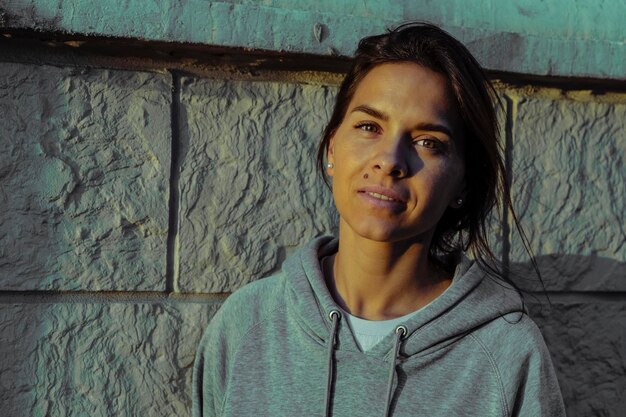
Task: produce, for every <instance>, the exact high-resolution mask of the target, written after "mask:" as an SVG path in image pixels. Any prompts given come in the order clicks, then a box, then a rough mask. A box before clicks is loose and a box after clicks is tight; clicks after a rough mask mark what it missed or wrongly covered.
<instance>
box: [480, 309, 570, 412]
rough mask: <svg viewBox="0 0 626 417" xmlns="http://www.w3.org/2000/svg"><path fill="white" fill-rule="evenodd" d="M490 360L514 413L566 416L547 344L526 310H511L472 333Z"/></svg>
mask: <svg viewBox="0 0 626 417" xmlns="http://www.w3.org/2000/svg"><path fill="white" fill-rule="evenodd" d="M472 338H473V339H474V340H475V341H476V342H478V344H479V345H480V348H481V350H482V351H483V352H484V353H485V355H486V356H487V357H488V360H489V362H490V363H491V367H492V369H493V371H494V373H495V374H496V375H497V378H498V379H499V380H500V386H501V388H502V391H503V395H504V398H505V403H506V404H507V408H508V409H509V410H510V411H512V415H537V416H563V415H564V411H563V410H564V407H563V400H562V398H561V394H560V389H559V384H558V380H557V377H556V373H555V371H554V367H553V365H552V359H551V356H550V352H549V351H548V347H547V346H546V343H545V341H544V339H543V336H542V335H541V331H540V330H539V328H538V327H537V325H536V324H535V322H534V321H533V320H532V319H531V318H530V317H529V316H528V315H527V314H525V313H521V312H518V313H509V314H507V315H504V316H502V317H499V318H497V319H495V320H493V321H492V322H490V323H488V324H486V325H484V326H482V327H481V328H480V329H478V330H477V331H475V332H473V333H472Z"/></svg>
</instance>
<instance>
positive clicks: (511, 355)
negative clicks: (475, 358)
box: [473, 312, 549, 365]
mask: <svg viewBox="0 0 626 417" xmlns="http://www.w3.org/2000/svg"><path fill="white" fill-rule="evenodd" d="M473 336H474V338H475V339H476V340H477V341H478V342H479V343H480V344H481V345H483V346H484V349H485V350H487V351H488V352H489V353H490V354H491V355H492V356H493V358H494V360H496V361H497V362H499V363H508V364H509V365H510V364H511V363H512V362H520V361H528V360H530V359H533V360H542V359H543V358H546V359H547V360H549V353H548V348H547V346H546V343H545V341H544V339H543V336H542V334H541V331H540V330H539V327H537V325H536V324H535V322H534V321H533V320H532V319H531V318H530V317H529V316H528V315H527V314H526V313H523V312H512V313H508V314H505V315H503V316H502V317H499V318H497V319H495V320H492V321H491V322H489V323H487V324H485V325H484V326H482V327H481V328H479V329H478V330H476V331H475V332H474V333H473Z"/></svg>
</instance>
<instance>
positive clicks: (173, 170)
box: [165, 71, 180, 293]
mask: <svg viewBox="0 0 626 417" xmlns="http://www.w3.org/2000/svg"><path fill="white" fill-rule="evenodd" d="M170 74H171V76H172V96H171V98H172V103H171V113H170V117H171V120H170V125H171V136H172V137H171V165H170V182H169V191H170V195H169V197H170V198H169V205H168V231H167V253H166V268H165V271H166V272H165V291H166V292H168V293H172V292H175V291H178V272H179V269H178V266H179V264H178V245H179V240H178V226H179V210H180V189H179V181H180V76H179V75H178V73H176V72H175V71H170Z"/></svg>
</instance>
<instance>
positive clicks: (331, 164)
mask: <svg viewBox="0 0 626 417" xmlns="http://www.w3.org/2000/svg"><path fill="white" fill-rule="evenodd" d="M334 166H335V165H333V163H332V162H329V163H327V164H326V168H328V169H331V168H332V167H334Z"/></svg>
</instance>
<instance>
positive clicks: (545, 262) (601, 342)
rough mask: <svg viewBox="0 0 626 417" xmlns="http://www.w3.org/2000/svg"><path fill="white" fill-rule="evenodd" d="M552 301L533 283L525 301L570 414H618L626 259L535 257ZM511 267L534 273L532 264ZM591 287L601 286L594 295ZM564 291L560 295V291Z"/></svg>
mask: <svg viewBox="0 0 626 417" xmlns="http://www.w3.org/2000/svg"><path fill="white" fill-rule="evenodd" d="M537 263H538V264H539V267H540V270H541V272H542V274H543V278H544V281H545V285H546V289H547V290H548V291H550V294H551V295H550V302H548V300H547V298H546V296H545V295H543V294H541V293H540V292H541V289H540V285H539V284H538V283H537V280H536V279H535V280H530V279H529V282H531V281H532V282H534V284H535V285H529V283H522V284H520V285H521V286H523V287H525V288H527V289H529V290H532V291H539V293H536V292H534V293H533V295H527V296H526V297H525V300H526V302H527V305H528V309H529V312H530V315H531V316H532V317H533V319H534V320H535V322H536V323H537V325H538V326H539V327H540V328H541V331H542V333H543V336H544V338H545V340H546V344H547V345H548V348H549V350H550V353H551V355H552V358H553V362H554V366H555V368H556V371H557V374H558V378H559V383H560V385H561V391H562V392H563V399H564V401H565V405H566V408H567V415H568V416H607V417H609V416H610V417H618V416H622V415H623V411H624V410H625V409H626V397H624V392H626V303H624V301H623V300H622V299H620V298H619V297H615V298H614V297H611V295H610V294H608V295H607V291H620V292H622V291H623V290H624V287H625V286H626V282H625V281H626V262H621V261H616V260H613V259H609V258H603V257H597V256H575V255H561V254H554V255H543V256H540V257H537ZM512 268H513V269H514V270H515V271H518V272H519V273H522V274H523V275H522V276H526V277H533V272H532V268H531V265H530V264H529V263H516V264H513V265H512ZM593 288H601V290H600V291H597V290H596V291H597V292H596V294H595V295H594V291H593ZM557 291H561V292H562V293H560V294H559V293H558V292H557Z"/></svg>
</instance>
